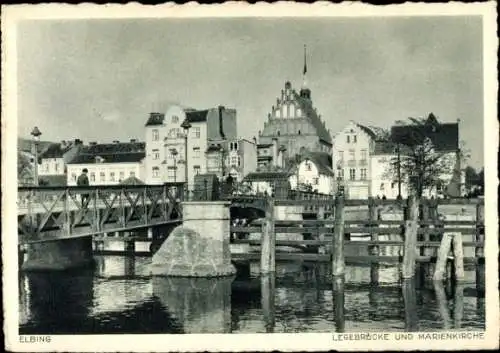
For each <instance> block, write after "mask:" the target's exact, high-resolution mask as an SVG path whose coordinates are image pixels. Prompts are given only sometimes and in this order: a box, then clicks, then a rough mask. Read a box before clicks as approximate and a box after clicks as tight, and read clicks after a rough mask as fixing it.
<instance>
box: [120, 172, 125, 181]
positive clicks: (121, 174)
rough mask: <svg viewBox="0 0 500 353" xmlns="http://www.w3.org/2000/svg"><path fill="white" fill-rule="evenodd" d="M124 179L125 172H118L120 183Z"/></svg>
mask: <svg viewBox="0 0 500 353" xmlns="http://www.w3.org/2000/svg"><path fill="white" fill-rule="evenodd" d="M123 179H125V172H120V181H122V180H123Z"/></svg>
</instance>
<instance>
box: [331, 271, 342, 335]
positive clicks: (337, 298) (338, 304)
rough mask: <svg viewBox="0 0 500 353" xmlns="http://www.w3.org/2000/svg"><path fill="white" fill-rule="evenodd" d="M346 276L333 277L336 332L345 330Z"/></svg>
mask: <svg viewBox="0 0 500 353" xmlns="http://www.w3.org/2000/svg"><path fill="white" fill-rule="evenodd" d="M344 282H345V279H344V277H333V279H332V286H333V296H332V297H333V307H334V309H335V315H334V316H335V326H336V332H344V330H345V313H344V299H345V298H344V296H345V292H344Z"/></svg>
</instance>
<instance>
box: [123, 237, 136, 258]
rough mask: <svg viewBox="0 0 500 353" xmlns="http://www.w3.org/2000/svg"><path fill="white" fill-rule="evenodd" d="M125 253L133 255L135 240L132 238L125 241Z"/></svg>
mask: <svg viewBox="0 0 500 353" xmlns="http://www.w3.org/2000/svg"><path fill="white" fill-rule="evenodd" d="M125 253H126V254H127V255H131V256H133V255H135V241H134V240H127V241H125Z"/></svg>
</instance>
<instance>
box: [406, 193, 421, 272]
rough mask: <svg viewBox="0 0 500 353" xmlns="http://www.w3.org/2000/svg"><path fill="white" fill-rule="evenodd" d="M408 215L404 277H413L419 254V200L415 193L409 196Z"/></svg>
mask: <svg viewBox="0 0 500 353" xmlns="http://www.w3.org/2000/svg"><path fill="white" fill-rule="evenodd" d="M406 214H407V217H408V219H407V220H406V222H405V240H404V251H403V268H402V277H403V279H408V278H413V276H414V275H415V262H416V255H417V249H416V247H417V233H418V200H417V198H416V197H415V195H410V197H409V198H408V207H407V212H406Z"/></svg>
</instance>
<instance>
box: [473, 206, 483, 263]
mask: <svg viewBox="0 0 500 353" xmlns="http://www.w3.org/2000/svg"><path fill="white" fill-rule="evenodd" d="M476 241H477V242H483V243H484V204H481V203H478V204H477V205H476ZM475 253H476V258H478V257H483V256H484V244H483V247H481V246H477V247H476V251H475Z"/></svg>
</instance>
